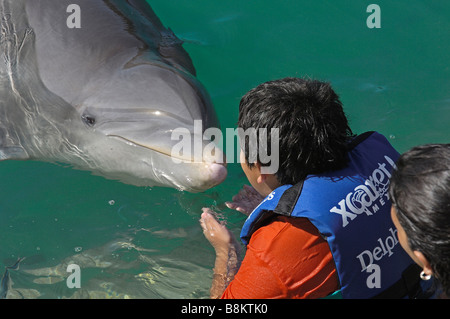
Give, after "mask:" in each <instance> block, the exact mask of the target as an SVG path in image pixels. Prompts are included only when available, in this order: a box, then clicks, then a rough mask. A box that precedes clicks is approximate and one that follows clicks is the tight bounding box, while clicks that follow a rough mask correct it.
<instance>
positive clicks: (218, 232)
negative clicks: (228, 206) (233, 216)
mask: <svg viewBox="0 0 450 319" xmlns="http://www.w3.org/2000/svg"><path fill="white" fill-rule="evenodd" d="M202 210H203V213H202V216H201V219H200V225H201V226H202V228H203V234H204V235H205V237H206V239H207V240H208V241H209V243H210V244H211V245H212V246H213V247H214V249H215V250H216V253H219V252H220V253H222V252H223V253H226V254H227V255H228V250H229V248H230V245H231V243H232V240H233V236H232V234H231V233H230V231H229V230H228V229H227V227H226V226H225V225H222V224H220V223H219V222H218V221H217V220H216V219H215V218H214V216H213V215H212V214H213V213H214V212H213V211H212V210H211V209H209V208H203V209H202Z"/></svg>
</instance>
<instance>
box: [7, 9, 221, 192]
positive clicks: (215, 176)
mask: <svg viewBox="0 0 450 319" xmlns="http://www.w3.org/2000/svg"><path fill="white" fill-rule="evenodd" d="M0 23H1V30H0V32H1V33H0V160H38V161H46V162H52V163H66V164H69V165H70V166H71V167H73V168H76V169H82V170H88V171H91V172H92V173H93V174H96V175H101V176H103V177H105V178H108V179H114V180H118V181H121V182H123V183H127V184H132V185H136V186H164V187H172V188H176V189H179V190H186V191H189V192H201V191H204V190H206V189H208V188H211V187H213V186H215V185H217V184H219V183H221V182H222V181H223V180H224V179H225V177H226V175H227V170H226V166H225V164H223V163H224V162H225V161H221V160H217V158H220V157H221V156H222V155H223V154H222V155H221V154H219V156H218V155H217V154H215V155H208V154H203V155H204V156H202V157H201V158H200V159H199V158H198V157H194V156H192V154H190V153H188V152H184V153H183V154H177V155H173V154H172V153H173V152H171V150H172V149H173V147H174V145H176V143H179V140H177V139H174V138H173V137H172V133H173V132H174V131H175V130H176V129H178V128H184V129H188V130H189V132H191V133H192V136H193V139H195V138H198V136H194V135H195V134H197V135H199V133H198V130H197V132H195V129H194V122H196V123H199V121H200V123H201V124H202V132H200V135H201V133H203V132H204V131H205V130H206V129H208V128H212V127H218V126H219V124H218V120H217V117H216V114H215V111H214V108H213V105H212V102H211V99H210V97H209V95H208V93H207V92H206V90H205V88H204V87H203V86H202V84H201V83H200V82H199V81H198V79H197V78H196V72H195V68H194V66H193V64H192V61H191V58H190V57H189V55H188V53H187V52H186V51H185V50H184V49H183V47H182V41H180V40H179V39H178V38H177V37H176V36H175V34H174V33H173V32H172V31H171V30H170V29H169V28H165V27H164V26H163V25H162V23H161V21H160V20H159V18H158V17H157V16H156V14H155V13H154V12H153V10H152V8H151V7H150V6H149V5H148V4H147V2H146V1H144V0H126V1H125V0H0ZM197 140H198V139H197ZM200 141H202V142H201V143H202V144H201V145H202V146H203V147H206V146H208V145H209V143H210V142H211V141H208V140H205V139H204V138H202V137H200ZM214 150H215V151H216V152H221V151H220V149H218V148H215V149H214ZM174 157H178V158H177V159H178V161H174V160H173V159H174ZM180 159H181V160H180Z"/></svg>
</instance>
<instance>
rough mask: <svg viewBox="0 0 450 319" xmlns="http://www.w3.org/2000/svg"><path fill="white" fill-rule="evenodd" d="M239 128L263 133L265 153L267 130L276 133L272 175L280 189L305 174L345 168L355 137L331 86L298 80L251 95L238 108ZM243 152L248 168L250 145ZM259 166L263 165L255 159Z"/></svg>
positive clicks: (274, 83) (269, 85)
mask: <svg viewBox="0 0 450 319" xmlns="http://www.w3.org/2000/svg"><path fill="white" fill-rule="evenodd" d="M238 127H239V128H242V129H243V130H247V129H248V128H255V129H257V130H259V129H260V128H265V129H267V132H268V136H267V140H268V141H267V147H268V148H270V145H271V140H270V138H271V136H270V131H271V129H272V128H278V129H279V168H278V171H277V172H276V174H275V176H276V177H277V179H278V181H279V182H280V183H281V184H296V183H298V182H300V181H302V180H304V179H305V178H306V176H307V175H309V174H321V173H325V172H327V171H332V170H337V169H341V168H343V167H345V165H346V164H347V162H348V156H347V144H348V142H349V140H350V138H352V137H354V135H353V132H352V130H351V129H350V127H349V125H348V121H347V118H346V116H345V113H344V110H343V108H342V103H341V102H340V100H339V97H338V95H337V94H336V93H335V92H334V91H333V89H332V88H331V85H330V84H329V83H326V82H321V81H317V80H309V79H300V78H284V79H280V80H275V81H269V82H266V83H262V84H260V85H258V86H257V87H256V88H254V89H252V90H250V91H249V92H248V93H247V94H246V95H245V96H244V97H243V98H242V99H241V102H240V105H239V119H238ZM241 144H242V142H241ZM243 151H244V154H245V159H246V163H247V165H248V167H250V168H252V167H253V166H254V163H252V162H251V161H249V156H250V154H249V147H248V143H245V147H243ZM269 153H270V152H268V153H266V154H269ZM258 162H259V163H260V164H261V165H264V163H262V162H261V161H260V160H259V156H258Z"/></svg>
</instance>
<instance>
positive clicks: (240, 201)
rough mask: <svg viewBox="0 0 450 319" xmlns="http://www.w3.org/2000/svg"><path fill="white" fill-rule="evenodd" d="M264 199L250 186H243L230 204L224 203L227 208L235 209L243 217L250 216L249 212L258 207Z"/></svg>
mask: <svg viewBox="0 0 450 319" xmlns="http://www.w3.org/2000/svg"><path fill="white" fill-rule="evenodd" d="M263 199H264V197H263V196H262V195H260V194H259V193H258V192H257V191H256V190H255V189H254V188H253V187H252V186H248V185H244V187H243V188H242V189H241V190H240V191H239V193H237V194H236V195H234V196H233V198H232V201H231V202H226V203H225V205H227V207H228V208H231V209H235V210H237V211H238V212H241V213H243V214H245V215H247V216H248V215H250V214H251V212H252V211H253V210H254V209H255V208H256V206H258V205H259V204H260V203H261V202H262V201H263Z"/></svg>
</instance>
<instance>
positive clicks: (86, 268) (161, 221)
mask: <svg viewBox="0 0 450 319" xmlns="http://www.w3.org/2000/svg"><path fill="white" fill-rule="evenodd" d="M373 2H375V3H377V4H378V5H379V6H380V8H381V28H380V29H369V28H368V27H367V25H366V19H367V17H368V16H369V13H366V8H367V6H368V5H369V4H370V3H373ZM149 3H151V5H152V7H153V9H154V11H155V12H156V14H157V15H158V16H159V17H160V18H161V20H162V22H163V23H164V25H166V26H169V27H170V28H171V29H172V30H173V31H174V32H175V33H176V34H177V35H178V36H179V37H180V38H181V39H183V40H184V41H185V45H184V47H185V48H186V50H187V51H188V52H189V53H190V55H191V57H192V59H193V61H194V64H195V66H196V69H197V73H198V77H199V79H200V80H201V81H202V83H203V84H204V85H205V87H206V88H207V89H208V91H209V93H210V95H211V97H212V99H213V102H214V104H215V107H216V110H217V113H218V116H219V119H220V122H221V125H222V128H227V127H234V126H235V123H236V121H237V115H238V103H239V100H240V97H241V96H242V95H243V94H244V93H245V92H246V91H248V90H249V89H251V88H252V87H254V86H255V85H257V84H259V83H261V82H264V81H267V80H272V79H276V78H281V77H285V76H300V77H303V76H308V77H311V78H318V79H321V80H327V81H330V82H331V83H332V85H333V87H334V88H335V90H336V91H337V92H338V93H339V95H340V96H341V100H342V102H343V104H344V107H345V111H346V113H347V116H348V118H349V119H350V123H351V126H352V128H353V130H354V131H355V132H356V133H361V132H364V131H367V130H377V131H379V132H381V133H383V134H385V135H386V136H387V137H389V138H390V141H391V142H392V144H393V145H394V146H395V147H396V148H397V149H398V150H399V151H400V152H403V151H406V150H407V149H409V148H410V147H412V146H414V145H417V144H423V143H443V142H447V143H448V142H449V141H450V129H449V122H450V90H449V89H450V64H449V62H450V41H448V39H449V38H450V19H449V17H450V2H449V1H448V0H440V1H439V0H432V1H423V0H422V1H419V0H414V1H408V2H406V1H360V0H354V1H336V0H330V1H302V0H295V1H287V0H284V1H267V0H255V1H242V0H239V1H237V0H230V1H211V0H195V1H192V0H176V1H162V0H156V1H149ZM228 168H229V175H228V178H227V180H226V181H225V182H224V183H223V184H221V185H219V186H217V187H215V188H214V189H211V190H209V191H207V192H205V193H203V194H188V193H182V192H178V191H176V190H171V189H164V188H138V187H133V186H128V185H124V184H121V183H118V182H114V181H108V180H105V179H103V178H101V177H96V176H91V174H90V173H88V172H81V171H75V170H72V169H70V168H66V167H61V166H57V165H53V164H46V163H39V162H1V163H0V179H1V183H0V198H1V200H0V242H1V245H0V266H3V265H9V264H12V263H14V262H15V260H16V259H17V257H19V256H26V257H27V259H26V260H24V262H23V263H22V265H21V268H20V270H19V271H15V272H12V273H11V277H12V279H13V281H14V286H13V288H14V289H16V290H15V291H13V292H14V296H15V297H21V296H25V297H32V298H68V297H82V298H84V297H89V296H91V297H98V298H107V297H135V298H206V297H207V296H208V290H209V285H210V282H211V276H212V267H213V262H214V254H213V251H212V249H211V247H210V246H209V244H208V242H207V241H206V240H205V239H204V237H203V234H202V232H201V229H200V226H199V224H198V219H199V217H200V214H201V207H203V206H207V207H213V208H214V209H215V210H216V211H218V212H219V213H220V214H221V219H223V220H224V221H226V222H227V223H228V225H229V226H230V228H231V229H232V230H233V232H235V233H236V234H238V233H239V230H240V227H241V226H242V223H243V221H244V217H243V216H241V215H240V214H239V213H237V212H234V211H231V210H229V209H227V208H226V207H225V206H224V202H225V201H227V200H229V199H230V198H231V197H232V196H233V195H234V194H235V193H236V192H237V191H238V190H239V189H240V187H241V186H242V185H243V184H244V183H245V182H246V179H245V176H244V175H243V173H242V172H241V170H240V166H239V164H230V165H229V166H228ZM70 261H74V262H76V263H79V264H80V266H81V288H80V289H77V288H73V289H69V288H67V285H66V282H65V277H67V275H68V273H66V272H65V268H64V265H67V263H68V262H70ZM0 269H2V268H0ZM49 275H51V277H49ZM49 278H50V279H51V280H50V279H49Z"/></svg>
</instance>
